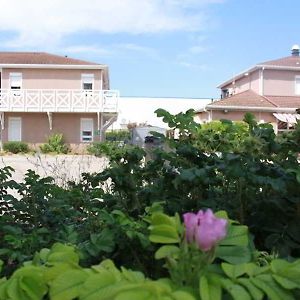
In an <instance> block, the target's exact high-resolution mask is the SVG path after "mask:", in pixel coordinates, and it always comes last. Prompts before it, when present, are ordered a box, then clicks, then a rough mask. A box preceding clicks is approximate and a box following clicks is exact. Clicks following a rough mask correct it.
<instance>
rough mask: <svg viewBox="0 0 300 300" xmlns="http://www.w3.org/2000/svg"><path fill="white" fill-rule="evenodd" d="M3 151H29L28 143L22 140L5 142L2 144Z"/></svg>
mask: <svg viewBox="0 0 300 300" xmlns="http://www.w3.org/2000/svg"><path fill="white" fill-rule="evenodd" d="M3 149H4V151H7V152H11V153H15V154H16V153H26V152H28V151H29V147H28V144H26V143H24V142H7V143H4V145H3Z"/></svg>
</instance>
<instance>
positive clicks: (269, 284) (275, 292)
mask: <svg viewBox="0 0 300 300" xmlns="http://www.w3.org/2000/svg"><path fill="white" fill-rule="evenodd" d="M250 280H251V282H252V283H253V284H254V285H255V286H256V287H258V288H259V289H261V290H262V291H264V292H265V294H266V295H267V296H268V297H269V298H270V300H282V299H284V300H294V297H293V296H292V294H291V293H290V291H288V290H284V289H283V288H281V287H280V286H279V285H278V284H277V283H276V281H274V279H273V278H272V275H270V274H263V275H258V276H256V277H255V278H250Z"/></svg>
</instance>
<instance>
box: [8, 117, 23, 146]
mask: <svg viewBox="0 0 300 300" xmlns="http://www.w3.org/2000/svg"><path fill="white" fill-rule="evenodd" d="M13 120H20V140H12V139H10V135H11V133H10V130H11V126H10V122H11V121H13ZM8 141H9V142H21V141H22V118H21V117H8Z"/></svg>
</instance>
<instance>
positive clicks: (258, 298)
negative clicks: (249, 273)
mask: <svg viewBox="0 0 300 300" xmlns="http://www.w3.org/2000/svg"><path fill="white" fill-rule="evenodd" d="M237 282H238V283H239V284H241V285H242V286H244V287H245V288H246V289H247V290H248V291H249V293H250V294H251V296H252V298H253V299H255V300H262V299H263V297H264V294H263V292H262V291H261V290H260V289H258V288H257V287H256V286H255V285H254V284H253V283H251V281H250V280H249V278H238V279H237Z"/></svg>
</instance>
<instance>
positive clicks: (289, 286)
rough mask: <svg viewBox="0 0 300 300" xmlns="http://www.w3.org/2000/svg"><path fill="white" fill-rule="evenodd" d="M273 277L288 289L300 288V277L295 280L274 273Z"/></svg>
mask: <svg viewBox="0 0 300 300" xmlns="http://www.w3.org/2000/svg"><path fill="white" fill-rule="evenodd" d="M273 278H274V279H275V280H276V281H277V282H278V283H279V284H280V285H281V286H282V287H283V288H284V289H287V290H292V289H299V288H300V284H299V278H298V280H297V279H296V280H295V281H293V280H291V279H289V278H285V277H282V276H279V275H274V274H273Z"/></svg>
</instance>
